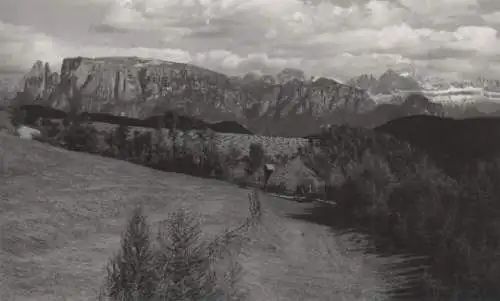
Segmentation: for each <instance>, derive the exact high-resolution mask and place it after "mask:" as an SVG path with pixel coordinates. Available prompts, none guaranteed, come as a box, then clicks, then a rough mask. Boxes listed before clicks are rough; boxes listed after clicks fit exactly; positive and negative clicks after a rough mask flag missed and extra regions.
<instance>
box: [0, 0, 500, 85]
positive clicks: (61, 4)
mask: <svg viewBox="0 0 500 301" xmlns="http://www.w3.org/2000/svg"><path fill="white" fill-rule="evenodd" d="M499 31H500V1H499V0H387V1H379V0H370V1H367V0H308V1H306V0H15V1H9V0H7V1H0V74H20V73H23V72H26V71H27V70H29V68H30V67H31V66H32V65H33V63H34V62H35V61H36V60H42V61H47V62H49V63H50V64H51V66H52V68H53V69H54V70H56V71H58V68H60V65H61V61H62V59H63V58H64V57H76V56H87V57H102V56H138V57H144V58H156V59H164V60H169V61H176V62H182V63H192V64H195V65H199V66H203V67H206V68H209V69H212V70H216V71H219V72H223V73H226V74H228V75H239V74H245V73H247V72H261V73H267V74H269V73H275V72H277V71H279V70H281V69H283V68H297V69H301V70H303V71H304V72H305V73H306V74H307V75H308V76H326V77H331V78H336V79H339V80H345V79H348V78H350V77H353V76H357V75H360V74H374V75H380V74H381V73H382V72H384V71H386V70H387V69H389V68H393V69H398V68H407V66H412V68H414V69H416V70H419V72H421V73H423V74H428V75H432V76H437V77H441V78H445V79H460V78H471V77H476V76H484V77H490V78H496V79H500V36H499Z"/></svg>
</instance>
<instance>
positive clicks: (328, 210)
mask: <svg viewBox="0 0 500 301" xmlns="http://www.w3.org/2000/svg"><path fill="white" fill-rule="evenodd" d="M287 217H289V218H293V219H297V220H302V221H307V222H310V223H315V224H319V225H324V226H328V227H329V228H330V229H331V230H332V232H333V233H334V234H335V235H336V236H337V237H342V236H350V237H352V238H351V239H350V240H351V241H350V242H352V246H353V247H351V248H349V250H348V251H352V252H363V253H365V254H373V255H376V256H379V257H391V256H397V257H398V258H403V260H399V261H398V262H395V263H388V264H385V265H384V267H383V271H382V274H383V275H385V277H387V281H388V282H392V280H396V282H399V281H397V280H398V279H404V283H402V284H398V285H395V286H396V287H397V288H394V289H391V290H390V291H389V292H387V293H388V295H389V296H390V298H391V299H390V300H391V301H396V300H425V299H426V298H425V296H426V295H428V293H427V291H428V290H427V289H426V286H425V282H424V281H423V278H422V277H423V275H424V272H425V270H426V269H427V267H428V266H429V264H430V259H428V258H427V257H426V256H422V255H417V254H416V253H415V252H410V251H409V250H408V249H407V248H406V247H405V245H404V244H403V243H402V242H401V241H400V240H398V239H396V238H395V237H394V236H393V235H390V234H388V233H387V232H386V233H383V232H384V231H381V232H379V231H377V232H376V233H374V231H372V230H371V229H368V228H367V227H366V226H365V227H363V226H361V225H360V223H357V222H355V221H353V220H352V219H349V218H346V217H345V215H343V214H342V213H340V212H339V211H338V210H336V208H335V207H334V206H331V205H327V204H322V203H315V204H314V205H312V206H311V207H310V208H305V209H304V211H303V212H302V213H294V214H287ZM351 234H354V235H351ZM360 235H361V236H363V237H364V239H363V241H364V243H360V241H359V240H358V241H356V237H359V236H360ZM417 253H419V254H423V253H421V252H417Z"/></svg>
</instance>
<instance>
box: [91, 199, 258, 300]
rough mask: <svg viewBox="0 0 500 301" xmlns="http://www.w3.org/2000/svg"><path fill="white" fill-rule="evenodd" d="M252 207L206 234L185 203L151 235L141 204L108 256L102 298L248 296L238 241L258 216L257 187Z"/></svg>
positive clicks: (215, 298)
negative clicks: (227, 226)
mask: <svg viewBox="0 0 500 301" xmlns="http://www.w3.org/2000/svg"><path fill="white" fill-rule="evenodd" d="M249 210H250V216H249V217H248V218H247V219H246V220H245V221H244V222H243V223H242V224H241V225H240V226H239V227H237V228H235V229H231V230H226V231H224V232H223V233H222V234H221V235H219V236H217V237H216V238H215V239H213V240H205V239H203V237H202V230H201V227H200V222H199V219H198V218H197V216H196V215H195V214H193V213H191V212H189V211H187V210H182V209H181V210H179V211H177V212H174V213H172V214H171V215H170V216H169V217H168V219H167V220H166V221H165V222H163V223H161V224H160V226H159V227H158V231H157V233H156V235H155V239H154V240H153V239H152V234H151V230H150V227H149V225H148V222H147V218H146V216H145V215H144V213H143V211H142V208H140V207H139V208H136V209H135V210H134V211H133V213H132V215H131V217H130V219H129V221H128V225H127V227H126V230H125V232H124V233H123V236H122V241H121V250H120V251H119V252H118V253H117V254H115V255H114V256H113V258H111V259H110V261H109V265H108V268H107V278H106V282H105V284H104V285H103V288H102V291H101V295H100V300H113V301H118V300H119V301H139V300H141V301H143V300H144V301H160V300H161V301H167V300H172V301H174V300H175V301H201V300H203V301H205V300H214V301H216V300H224V301H226V300H227V301H233V300H234V301H240V300H246V297H247V292H246V290H245V289H244V288H243V287H242V286H241V282H240V277H241V274H242V272H243V271H242V268H241V266H240V264H239V263H238V261H237V255H238V253H239V251H240V250H239V249H238V247H237V246H238V244H236V242H238V241H239V242H244V241H245V237H246V236H245V235H246V232H247V231H248V230H250V229H251V227H252V226H255V225H256V224H257V223H259V221H260V217H261V214H262V212H261V207H260V200H259V196H258V192H256V191H254V192H253V193H252V194H251V195H250V196H249Z"/></svg>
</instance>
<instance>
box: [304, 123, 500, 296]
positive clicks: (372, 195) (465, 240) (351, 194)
mask: <svg viewBox="0 0 500 301" xmlns="http://www.w3.org/2000/svg"><path fill="white" fill-rule="evenodd" d="M343 130H344V132H343V133H342V132H341V130H339V129H337V134H338V135H331V133H324V135H323V137H322V140H321V141H318V143H316V145H313V143H311V144H310V145H309V146H308V147H307V148H306V150H305V151H303V152H302V154H301V156H303V158H304V161H305V162H306V165H309V166H310V167H311V169H313V170H314V171H315V172H316V173H317V174H318V175H319V176H320V177H321V178H322V179H323V180H325V182H326V183H332V180H331V179H332V178H334V177H335V175H336V173H338V171H335V168H334V167H336V166H339V165H340V166H342V172H341V173H342V177H343V178H344V181H342V182H341V183H340V184H337V185H336V188H335V189H332V190H331V191H332V193H334V195H330V197H332V198H333V199H335V200H336V201H337V207H336V210H338V211H340V212H343V214H344V215H346V216H349V217H351V218H355V219H356V221H357V223H358V224H363V225H364V226H365V229H366V230H369V231H372V230H379V231H380V230H382V229H384V230H387V231H388V232H385V233H384V234H387V235H389V234H390V235H391V239H394V240H396V241H398V242H403V245H404V246H405V247H406V248H409V249H411V250H412V251H414V252H418V253H421V254H423V255H430V256H432V257H433V258H434V260H433V267H432V268H431V271H432V272H433V276H434V279H428V283H427V285H428V287H429V288H432V290H433V294H434V295H433V296H428V299H431V298H432V297H435V298H437V299H443V298H445V297H443V295H444V296H446V295H447V294H449V293H450V292H451V291H454V290H456V289H457V288H460V289H461V290H462V291H467V292H468V294H469V295H467V296H466V297H465V298H471V297H472V296H471V295H470V292H471V291H474V292H476V293H479V294H480V295H481V298H483V300H484V297H486V296H488V297H494V296H495V297H497V298H496V299H498V296H499V294H500V292H499V291H498V288H499V286H498V279H500V262H499V261H498V252H499V248H500V243H499V241H500V230H499V229H500V222H498V220H500V203H499V202H498V199H499V198H500V188H499V185H498V184H497V183H499V181H500V167H499V165H498V164H497V163H489V164H487V163H484V162H478V163H477V164H476V165H473V166H471V167H470V168H468V169H465V170H463V176H462V177H461V178H460V179H458V180H456V179H454V178H452V177H450V176H449V175H447V174H446V173H445V172H444V171H442V170H441V169H439V168H437V167H436V165H435V164H434V163H433V162H432V161H431V160H430V159H429V158H428V157H427V156H426V155H425V154H422V153H420V152H418V151H416V150H414V149H413V148H412V147H410V146H409V145H408V144H402V143H398V142H395V141H392V140H391V139H390V138H388V137H384V136H378V137H377V136H371V134H367V136H366V137H362V136H359V132H358V131H357V130H352V131H349V130H346V129H343ZM379 233H383V232H379ZM392 235H393V236H392ZM464 300H465V299H464Z"/></svg>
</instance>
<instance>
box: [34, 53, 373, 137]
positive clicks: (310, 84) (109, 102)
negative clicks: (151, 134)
mask: <svg viewBox="0 0 500 301" xmlns="http://www.w3.org/2000/svg"><path fill="white" fill-rule="evenodd" d="M42 67H43V68H42ZM34 70H35V71H34ZM42 71H43V72H42ZM56 78H57V80H56ZM24 92H29V93H30V94H33V95H35V96H36V97H35V98H38V99H37V100H36V101H35V103H39V104H44V105H50V106H52V107H53V108H56V109H60V110H64V111H69V110H76V111H80V112H82V111H85V112H92V113H109V114H113V115H125V116H129V117H134V118H146V117H149V116H152V115H157V114H161V113H162V112H164V111H166V110H175V111H177V112H179V113H181V114H185V115H189V116H193V117H197V118H200V119H202V120H205V121H208V122H217V121H222V120H231V121H238V122H240V123H241V124H244V125H246V126H248V127H249V128H251V129H253V130H256V131H258V132H266V133H267V134H274V135H284V136H297V135H299V136H300V135H301V134H302V133H300V132H301V131H303V130H304V128H307V127H312V128H315V127H317V126H318V125H320V124H323V123H330V121H331V120H328V119H329V117H330V116H331V113H332V112H336V111H338V110H348V111H349V112H363V111H367V110H370V109H371V108H373V106H374V105H375V103H374V102H373V100H371V98H370V97H369V96H368V94H367V93H366V92H364V91H363V90H360V89H357V88H354V87H352V86H347V85H343V84H340V83H338V82H336V81H334V80H330V79H326V78H319V79H316V80H305V79H304V76H303V74H302V73H301V72H300V70H294V69H285V70H284V71H283V72H281V73H279V74H278V75H277V76H276V77H275V79H274V80H273V79H272V78H270V77H269V76H246V77H244V78H237V77H228V76H226V75H224V74H221V73H217V72H214V71H211V70H208V69H204V68H201V67H197V66H194V65H190V64H181V63H175V62H168V61H159V60H152V59H141V58H137V57H105V58H82V57H77V58H66V59H64V60H63V63H62V67H61V72H60V75H59V76H56V75H54V74H53V73H51V72H50V68H49V67H48V65H47V64H45V65H43V63H41V62H37V63H36V64H35V66H34V67H33V69H32V71H31V72H30V74H28V76H27V79H26V85H25V88H24ZM307 131H309V130H307Z"/></svg>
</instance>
